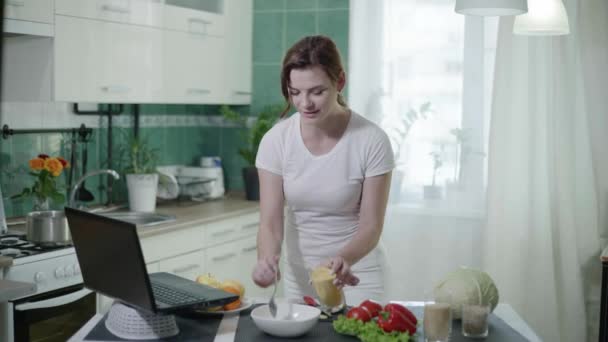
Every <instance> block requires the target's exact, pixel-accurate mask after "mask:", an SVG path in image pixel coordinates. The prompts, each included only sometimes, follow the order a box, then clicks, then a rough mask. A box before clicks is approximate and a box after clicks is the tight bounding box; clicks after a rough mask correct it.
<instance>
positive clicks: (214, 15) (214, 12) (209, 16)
mask: <svg viewBox="0 0 608 342" xmlns="http://www.w3.org/2000/svg"><path fill="white" fill-rule="evenodd" d="M222 7H223V5H222V1H221V0H215V1H183V0H167V1H166V2H165V7H164V11H163V13H164V27H165V28H166V29H168V30H175V31H181V32H188V33H192V34H200V35H205V36H219V37H222V36H224V29H225V27H224V25H225V24H226V21H225V16H224V13H223V11H222Z"/></svg>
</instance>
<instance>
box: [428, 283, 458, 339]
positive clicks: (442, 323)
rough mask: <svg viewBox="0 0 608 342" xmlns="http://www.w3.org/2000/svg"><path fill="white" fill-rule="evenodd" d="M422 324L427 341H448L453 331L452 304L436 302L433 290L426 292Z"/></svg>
mask: <svg viewBox="0 0 608 342" xmlns="http://www.w3.org/2000/svg"><path fill="white" fill-rule="evenodd" d="M444 297H445V296H444ZM422 324H423V330H424V341H425V342H447V341H448V340H449V339H450V332H451V331H452V309H451V307H450V304H449V303H444V302H436V301H435V298H434V296H433V293H432V292H430V293H428V294H426V295H425V300H424V317H423V319H422Z"/></svg>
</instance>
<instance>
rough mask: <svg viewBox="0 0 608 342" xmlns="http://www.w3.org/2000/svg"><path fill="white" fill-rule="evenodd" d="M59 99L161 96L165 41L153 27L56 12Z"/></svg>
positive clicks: (118, 99)
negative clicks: (75, 16)
mask: <svg viewBox="0 0 608 342" xmlns="http://www.w3.org/2000/svg"><path fill="white" fill-rule="evenodd" d="M55 26H56V27H55V29H56V35H55V44H54V45H55V100H56V101H66V102H105V103H146V102H152V101H155V100H156V99H157V98H158V97H159V96H160V95H162V86H163V84H162V76H161V73H160V72H158V70H159V68H161V66H162V63H161V61H162V55H163V54H162V44H161V35H160V34H159V30H158V29H155V28H150V27H142V26H134V25H126V24H118V23H111V22H105V21H96V20H89V19H81V18H73V17H66V16H59V15H58V16H56V19H55Z"/></svg>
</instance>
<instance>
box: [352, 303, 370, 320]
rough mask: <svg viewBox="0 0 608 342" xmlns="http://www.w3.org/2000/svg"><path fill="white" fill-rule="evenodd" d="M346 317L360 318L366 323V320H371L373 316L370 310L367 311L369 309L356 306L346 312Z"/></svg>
mask: <svg viewBox="0 0 608 342" xmlns="http://www.w3.org/2000/svg"><path fill="white" fill-rule="evenodd" d="M346 318H354V319H358V320H360V321H362V322H364V323H365V322H369V321H371V319H372V316H370V314H369V312H367V310H365V309H362V308H360V307H358V306H356V307H354V308H352V309H350V310H348V312H347V313H346Z"/></svg>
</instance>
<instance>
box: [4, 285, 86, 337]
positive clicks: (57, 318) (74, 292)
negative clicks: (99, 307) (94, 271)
mask: <svg viewBox="0 0 608 342" xmlns="http://www.w3.org/2000/svg"><path fill="white" fill-rule="evenodd" d="M12 304H13V305H12V307H13V329H14V330H13V331H14V338H15V341H19V342H20V341H32V342H34V341H44V342H52V341H61V342H65V341H67V340H68V339H69V338H70V337H71V336H72V335H74V334H75V333H76V332H77V331H78V329H80V328H81V327H82V326H83V325H84V324H85V323H86V322H88V321H89V319H91V317H93V316H94V315H95V293H94V292H92V291H91V290H89V289H86V288H84V287H83V285H82V284H81V285H76V286H72V287H68V288H63V289H59V290H55V291H52V292H47V293H43V294H40V295H36V296H32V297H27V298H21V299H18V300H16V301H13V302H12Z"/></svg>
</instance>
